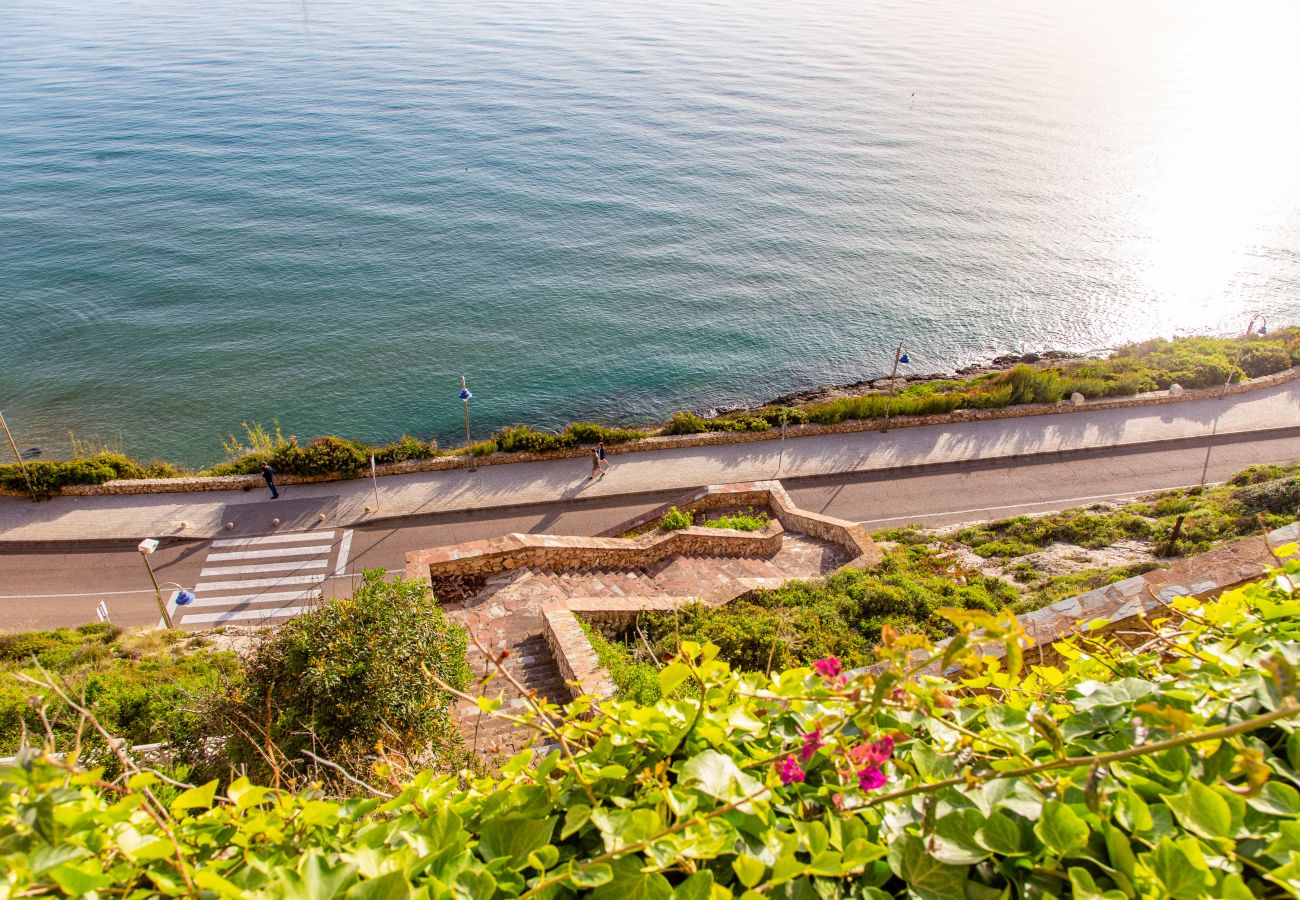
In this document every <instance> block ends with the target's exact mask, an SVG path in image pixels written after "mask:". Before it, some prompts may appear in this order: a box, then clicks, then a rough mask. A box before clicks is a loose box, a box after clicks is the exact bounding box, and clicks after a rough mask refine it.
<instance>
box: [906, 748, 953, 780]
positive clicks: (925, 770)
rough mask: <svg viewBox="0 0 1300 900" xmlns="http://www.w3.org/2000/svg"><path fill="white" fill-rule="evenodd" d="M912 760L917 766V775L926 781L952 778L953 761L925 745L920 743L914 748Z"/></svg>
mask: <svg viewBox="0 0 1300 900" xmlns="http://www.w3.org/2000/svg"><path fill="white" fill-rule="evenodd" d="M910 758H911V760H912V764H913V765H915V766H916V772H917V774H918V775H920V776H921V778H922V779H923V780H925V781H942V780H943V779H945V778H951V777H952V773H953V767H952V760H951V759H949V758H948V757H946V756H940V755H939V754H937V753H935V752H934V751H933V750H931V749H930V748H929V747H927V746H926V745H925V744H921V743H918V744H916V746H914V747H912V752H911V754H910Z"/></svg>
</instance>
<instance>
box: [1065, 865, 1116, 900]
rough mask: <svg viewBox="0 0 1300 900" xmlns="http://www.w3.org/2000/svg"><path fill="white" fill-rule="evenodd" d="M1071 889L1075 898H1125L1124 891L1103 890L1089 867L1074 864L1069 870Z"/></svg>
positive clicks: (1076, 899) (1111, 899)
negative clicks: (1098, 885) (1083, 867)
mask: <svg viewBox="0 0 1300 900" xmlns="http://www.w3.org/2000/svg"><path fill="white" fill-rule="evenodd" d="M1069 874H1070V890H1071V894H1072V896H1073V897H1074V900H1124V892H1123V891H1104V892H1103V891H1102V889H1101V888H1099V887H1097V882H1095V881H1094V880H1093V878H1092V874H1091V873H1090V872H1089V871H1088V870H1087V869H1081V868H1079V867H1078V866H1074V867H1072V868H1071V869H1070V871H1069Z"/></svg>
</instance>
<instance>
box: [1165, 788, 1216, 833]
mask: <svg viewBox="0 0 1300 900" xmlns="http://www.w3.org/2000/svg"><path fill="white" fill-rule="evenodd" d="M1164 801H1165V805H1167V806H1168V807H1169V808H1170V809H1171V810H1173V812H1174V815H1175V816H1177V818H1178V821H1179V822H1180V823H1181V824H1182V826H1183V827H1184V828H1186V829H1187V830H1188V831H1190V832H1192V833H1193V834H1198V835H1200V836H1201V837H1203V838H1211V839H1213V838H1221V837H1228V836H1229V835H1231V834H1232V809H1231V808H1230V807H1229V806H1228V801H1227V800H1224V799H1223V798H1222V797H1220V796H1219V794H1218V792H1216V791H1215V790H1214V788H1212V787H1206V786H1205V785H1204V784H1201V782H1199V781H1188V782H1187V792H1186V793H1185V794H1181V795H1177V794H1169V795H1166V796H1165V798H1164Z"/></svg>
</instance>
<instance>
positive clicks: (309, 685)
mask: <svg viewBox="0 0 1300 900" xmlns="http://www.w3.org/2000/svg"><path fill="white" fill-rule="evenodd" d="M383 577H384V572H383V570H382V569H372V570H369V571H367V572H366V573H365V575H364V580H363V581H362V584H361V587H360V588H359V589H358V590H357V591H356V593H355V594H353V596H351V597H349V598H347V599H344V600H331V601H329V602H327V603H325V604H324V605H323V606H321V607H320V608H319V609H317V610H314V611H312V612H309V613H305V614H303V615H300V616H298V617H296V618H294V619H291V620H289V621H288V622H286V623H285V624H284V625H282V626H280V628H279V630H278V631H276V632H275V633H274V635H272V636H271V637H270V638H269V639H267V640H266V641H265V642H264V643H263V644H262V645H261V646H259V647H258V648H257V650H256V652H255V654H254V655H253V657H252V659H250V660H249V663H248V670H247V676H246V679H245V681H244V684H243V687H242V688H241V689H240V691H238V692H237V693H236V694H234V695H232V696H231V697H230V698H228V699H227V700H226V701H224V702H223V703H222V704H220V705H219V707H218V708H217V709H216V710H215V712H216V715H217V718H218V720H219V721H221V722H223V723H225V726H226V730H227V731H228V732H229V733H230V735H231V736H230V738H229V740H228V742H227V745H226V755H227V757H228V760H229V762H231V763H232V764H234V765H235V766H237V767H246V768H247V770H248V771H249V772H258V773H261V774H262V775H263V776H265V777H270V775H271V774H272V769H271V767H270V765H269V763H268V760H267V759H266V758H265V756H264V753H265V750H266V746H267V743H268V742H269V743H271V744H274V745H275V747H276V748H277V753H278V754H279V756H278V757H277V759H276V763H277V765H278V766H279V771H280V774H281V775H284V776H288V777H305V773H306V772H307V771H308V770H309V769H310V768H311V765H310V763H308V762H306V761H305V759H304V757H303V754H302V751H303V750H312V751H313V752H316V753H318V754H319V755H321V756H326V757H328V758H330V759H333V760H335V761H336V762H340V763H343V764H344V765H346V766H351V767H354V768H359V769H361V770H362V771H364V770H365V768H367V765H366V763H365V759H366V757H367V754H369V753H371V752H372V751H373V750H374V748H375V746H376V743H377V742H381V741H382V742H383V744H384V745H385V746H387V747H390V748H392V749H394V750H396V751H398V752H400V753H403V754H406V755H407V756H408V757H411V758H423V759H436V760H438V761H440V762H441V763H443V764H448V763H452V764H454V763H455V762H456V761H457V760H458V759H459V755H458V753H459V732H458V730H457V729H456V726H455V724H454V723H453V722H452V721H451V713H450V707H451V697H450V696H449V695H448V694H446V693H444V692H443V691H442V689H441V688H439V687H438V686H437V684H436V683H435V682H434V681H433V678H432V677H431V676H437V677H438V678H440V679H441V680H442V681H444V682H445V683H447V684H449V685H451V686H452V687H455V688H463V687H465V686H466V684H468V682H469V677H470V676H469V664H468V663H467V662H466V658H465V630H464V629H463V628H462V627H461V626H459V625H456V624H452V623H449V622H447V620H446V618H444V616H443V614H442V610H441V609H439V608H438V605H437V603H436V601H434V600H433V598H431V597H430V596H429V590H428V587H427V585H425V584H423V583H422V582H419V581H414V580H412V581H407V580H403V579H398V580H397V581H393V582H386V581H384V580H383ZM250 723H256V727H252V726H251V725H250Z"/></svg>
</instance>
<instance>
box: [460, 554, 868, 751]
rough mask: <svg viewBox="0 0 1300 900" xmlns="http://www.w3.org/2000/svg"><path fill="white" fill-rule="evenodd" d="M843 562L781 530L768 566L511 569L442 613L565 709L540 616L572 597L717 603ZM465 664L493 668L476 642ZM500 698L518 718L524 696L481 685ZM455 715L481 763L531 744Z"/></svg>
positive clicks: (649, 604) (705, 562)
mask: <svg viewBox="0 0 1300 900" xmlns="http://www.w3.org/2000/svg"><path fill="white" fill-rule="evenodd" d="M846 559H847V557H846V554H845V553H844V552H843V551H842V550H841V549H840V548H839V547H836V546H835V545H833V544H830V543H829V542H827V541H821V540H817V539H816V538H810V537H807V536H805V535H800V534H794V533H791V532H786V533H785V536H784V541H783V544H782V548H781V550H780V551H779V552H778V553H777V554H776V555H775V556H772V557H771V558H769V559H758V558H746V557H720V556H677V557H673V558H671V559H667V560H664V561H663V562H661V563H658V564H656V565H654V566H650V567H647V568H642V569H636V570H599V569H585V570H578V571H574V572H556V571H554V570H548V569H536V568H531V569H516V570H514V571H510V572H504V573H500V574H497V575H494V576H491V577H489V579H488V582H487V584H486V585H485V587H484V588H483V590H482V591H481V592H480V593H479V595H478V596H476V597H474V598H473V599H472V600H470V601H468V602H467V603H465V604H463V606H461V607H460V608H456V607H450V608H448V610H447V615H448V617H449V618H451V619H452V620H454V621H458V622H461V623H462V624H464V625H465V627H466V628H467V629H468V630H469V632H470V634H471V635H473V636H474V637H476V638H477V639H478V641H479V642H480V643H481V644H482V645H483V647H484V648H485V649H486V650H487V651H488V652H490V653H492V654H500V653H501V652H502V651H508V653H509V655H508V656H507V658H506V660H505V661H504V663H503V667H504V668H505V669H506V671H508V672H510V674H511V675H512V676H514V678H515V679H516V680H517V681H518V682H519V684H520V686H522V687H523V688H524V689H525V690H526V691H536V692H537V695H538V696H540V697H545V698H547V699H549V700H551V701H553V702H556V703H567V702H568V701H569V700H570V699H571V693H570V690H569V688H568V687H567V686H566V684H565V680H564V678H563V677H562V676H561V674H560V669H559V667H558V666H557V664H556V661H555V659H554V658H553V655H552V653H551V651H550V649H549V648H548V647H547V643H546V637H545V624H544V616H545V613H546V612H547V610H554V609H567V608H568V606H569V604H570V601H571V600H573V599H575V598H581V599H582V600H583V604H582V605H583V607H585V608H590V607H592V606H599V605H600V604H598V603H593V601H596V600H599V599H601V598H608V599H610V600H612V601H616V602H617V601H627V600H632V601H633V602H634V603H635V604H636V605H637V606H639V607H644V608H654V607H659V608H670V607H671V606H672V605H674V604H677V603H682V602H692V601H694V602H701V603H709V604H712V605H719V604H722V603H726V602H728V601H730V600H733V599H735V598H736V597H739V596H742V595H744V594H747V593H749V592H751V591H753V590H755V589H758V588H775V587H780V586H781V585H782V584H784V583H785V582H786V581H788V580H790V579H793V578H814V577H817V576H820V575H823V574H825V573H827V572H829V571H832V570H834V569H836V568H839V566H840V565H841V564H842V563H843V562H845V561H846ZM618 605H620V606H621V605H623V604H622V603H618ZM469 662H470V669H471V671H473V673H474V676H475V677H476V678H479V677H482V675H483V674H484V672H486V671H487V669H488V667H489V666H490V663H489V660H488V658H487V657H486V656H485V655H484V653H483V652H482V651H481V650H479V649H478V647H476V646H475V645H474V643H473V641H471V643H470V648H469ZM498 692H501V693H502V694H503V703H502V709H503V710H504V711H506V712H512V713H518V712H522V711H523V710H524V709H526V708H527V706H528V701H527V699H525V697H524V695H523V694H521V693H520V691H519V690H518V689H517V688H516V687H515V686H514V685H511V684H509V683H508V682H507V681H506V680H505V679H503V678H502V677H501V676H500V675H498V676H497V677H496V678H495V679H494V680H493V681H492V682H491V683H490V684H489V686H488V688H487V694H488V695H489V696H492V695H495V694H496V693H498ZM456 715H457V720H458V721H459V723H460V726H461V730H462V731H463V732H464V735H465V741H466V744H467V745H469V746H470V747H471V748H472V749H473V750H474V751H475V752H478V753H481V754H483V755H484V756H486V757H487V758H494V757H502V758H505V757H509V756H510V755H512V754H513V753H515V752H517V751H518V750H520V749H522V748H523V747H525V746H528V745H529V743H531V740H532V737H531V735H529V734H528V733H526V732H522V731H521V730H519V729H517V728H515V727H514V726H513V725H511V724H510V723H509V722H504V721H502V720H500V719H497V718H493V717H492V716H488V715H481V714H480V713H479V711H478V709H477V708H476V707H475V706H474V705H472V704H470V703H468V702H462V703H460V704H459V705H458V707H457V710H456Z"/></svg>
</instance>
